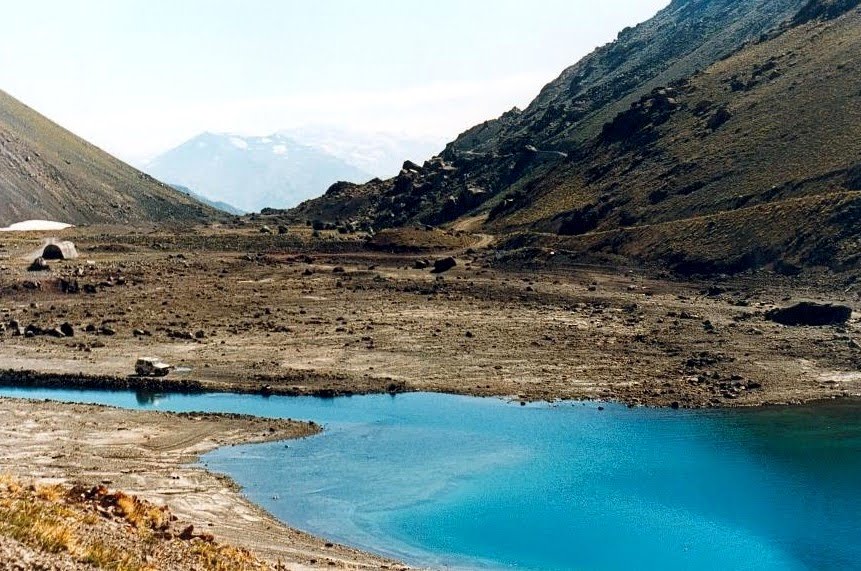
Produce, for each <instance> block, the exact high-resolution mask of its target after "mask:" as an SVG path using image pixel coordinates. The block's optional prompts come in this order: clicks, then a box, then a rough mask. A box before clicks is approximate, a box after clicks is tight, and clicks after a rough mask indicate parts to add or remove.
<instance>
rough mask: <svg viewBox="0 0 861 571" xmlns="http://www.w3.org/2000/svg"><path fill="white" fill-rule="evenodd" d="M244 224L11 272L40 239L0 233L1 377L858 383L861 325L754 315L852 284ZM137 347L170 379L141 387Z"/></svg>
mask: <svg viewBox="0 0 861 571" xmlns="http://www.w3.org/2000/svg"><path fill="white" fill-rule="evenodd" d="M260 229H261V227H260V225H254V224H247V223H246V224H245V225H244V226H242V227H239V228H196V229H195V228H192V229H186V230H184V231H177V232H164V231H155V230H153V231H146V230H139V231H130V230H128V229H126V228H122V229H119V228H97V227H96V228H77V229H70V230H66V231H64V232H62V233H61V234H60V236H61V237H62V238H63V239H66V240H73V241H74V242H75V243H76V244H77V246H78V250H79V251H80V253H81V258H80V259H78V260H69V261H60V262H50V266H51V269H50V270H49V271H42V272H30V271H27V268H28V266H29V265H30V263H31V262H32V260H33V258H34V257H35V255H37V254H38V252H39V245H40V244H41V243H42V241H43V240H45V239H46V238H48V237H49V236H48V235H47V234H44V233H22V234H16V235H9V236H8V237H7V236H4V237H3V240H2V249H0V268H2V269H0V292H2V297H0V300H2V302H0V323H2V324H3V325H4V326H5V328H6V331H5V332H4V333H3V334H2V335H0V363H2V366H0V369H4V370H9V371H10V372H7V373H4V374H2V375H0V381H2V382H5V383H9V382H12V381H13V380H15V381H16V382H22V379H23V378H24V377H26V378H27V382H28V383H31V384H49V385H50V384H54V385H57V384H60V385H64V386H72V385H79V386H82V387H106V386H112V387H119V388H123V387H132V388H134V387H136V386H150V387H152V386H155V387H161V388H165V389H171V388H174V389H184V390H200V391H239V392H263V393H271V394H317V395H322V396H334V395H341V394H357V393H369V392H406V391H438V392H449V393H457V394H467V395H476V396H502V397H506V398H513V399H519V400H524V401H527V400H530V401H531V400H555V399H599V400H618V401H621V402H623V403H626V404H629V405H632V406H637V405H647V406H674V407H680V408H697V407H715V406H755V405H762V404H785V403H797V402H803V401H810V400H817V399H823V398H835V397H842V396H852V395H858V394H859V393H861V373H859V372H858V371H859V366H861V345H859V343H858V342H857V341H856V339H859V338H861V321H859V320H858V319H857V318H853V319H850V321H849V322H848V323H846V324H844V325H839V326H829V327H787V326H784V325H779V324H777V323H773V322H771V321H768V320H767V319H766V317H765V313H766V311H767V310H768V309H770V308H773V307H780V306H786V305H791V304H792V303H795V302H797V301H800V300H808V299H809V300H818V301H823V302H833V303H843V304H846V305H850V306H852V305H853V303H854V302H856V301H857V299H858V295H859V294H858V293H857V292H855V291H854V290H853V288H852V286H851V285H850V286H849V287H848V288H846V287H844V286H843V285H841V286H839V288H838V287H836V286H834V285H828V284H834V283H837V281H838V280H835V279H832V278H831V277H829V276H825V275H821V276H819V279H817V277H816V276H817V274H811V276H809V277H805V278H800V277H797V278H788V277H784V276H781V275H778V274H776V273H774V272H766V271H761V272H757V273H749V274H746V275H744V276H740V277H732V278H731V277H726V276H724V277H721V278H717V279H708V280H687V281H679V280H677V279H672V278H671V277H669V276H667V275H666V274H661V273H660V272H644V271H639V270H633V269H619V268H609V267H597V266H568V267H559V266H553V265H552V264H546V265H540V264H537V263H530V264H529V266H530V267H529V269H523V266H522V265H521V269H510V268H506V267H500V266H502V263H501V262H500V260H503V259H504V257H503V256H502V255H501V254H500V253H499V252H496V251H495V250H493V249H491V248H492V240H491V239H490V237H488V236H472V235H468V234H464V233H451V235H452V236H455V235H456V236H457V239H456V240H437V241H436V242H434V243H431V242H433V240H430V238H431V237H435V236H437V235H438V234H439V233H440V231H434V232H431V231H422V230H419V231H417V232H416V233H417V234H418V235H419V237H420V236H421V233H422V232H425V233H426V234H427V235H428V237H429V240H428V241H429V245H428V248H427V249H422V244H421V243H420V240H418V242H417V240H416V237H415V236H414V235H411V236H410V243H409V245H408V247H405V248H403V249H402V250H403V251H406V252H407V253H399V254H392V253H383V252H378V251H374V250H371V249H369V248H368V247H367V245H366V242H365V240H364V239H362V238H361V237H357V236H354V235H339V234H338V233H336V232H323V233H322V234H321V233H319V232H318V233H315V234H316V236H315V237H312V234H311V230H310V229H306V228H304V227H303V228H291V229H290V231H289V232H287V233H285V234H283V235H278V234H274V233H272V234H270V233H264V232H261V231H260ZM54 236H56V234H53V235H51V236H50V237H54ZM452 244H456V245H457V248H458V249H457V250H455V251H443V250H442V249H440V248H449V249H450V248H452ZM471 244H472V245H474V246H475V249H471V248H469V245H471ZM387 247H390V250H398V249H397V248H391V244H387ZM433 247H437V250H436V251H430V250H432V249H433ZM448 255H454V256H455V257H456V259H457V260H458V265H457V266H456V267H455V268H453V269H451V270H449V271H447V272H444V273H441V274H433V273H431V272H430V271H429V269H415V266H417V265H424V264H423V263H421V261H422V260H434V259H439V258H442V257H445V256H448ZM539 257H541V256H535V257H534V259H533V260H531V262H535V261H536V260H537V259H538V258H539ZM543 257H544V258H547V257H548V256H547V255H546V254H545V255H544V256H543ZM417 261H418V262H419V263H418V264H416V262H417ZM661 275H663V277H657V276H661ZM840 283H841V284H842V283H843V282H842V281H841V282H840ZM64 292H65V293H64ZM64 324H65V325H66V326H65V327H64V328H61V327H60V326H61V325H64ZM28 327H29V328H30V329H31V330H32V331H31V333H26V332H25V335H14V333H15V332H16V331H15V330H16V329H17V328H20V330H22V331H23V330H24V329H26V328H28ZM59 329H64V330H65V331H67V332H72V333H73V336H71V337H70V336H64V334H63V333H61V332H60V331H59ZM139 357H157V358H159V359H161V360H162V361H164V362H166V363H168V364H170V365H172V366H174V367H176V370H174V371H173V372H172V373H171V374H170V375H169V376H168V377H166V378H164V379H156V380H154V379H138V378H136V377H133V376H131V375H133V374H134V365H135V361H136V359H137V358H139ZM13 371H14V372H13ZM22 371H26V372H27V374H26V375H22V373H21V372H22Z"/></svg>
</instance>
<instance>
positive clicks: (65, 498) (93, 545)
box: [0, 475, 269, 571]
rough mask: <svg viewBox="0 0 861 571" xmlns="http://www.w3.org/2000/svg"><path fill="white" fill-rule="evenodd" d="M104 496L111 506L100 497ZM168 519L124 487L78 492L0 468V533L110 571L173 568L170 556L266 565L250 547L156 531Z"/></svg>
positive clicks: (244, 567) (212, 565)
mask: <svg viewBox="0 0 861 571" xmlns="http://www.w3.org/2000/svg"><path fill="white" fill-rule="evenodd" d="M105 498H107V501H105V502H104V503H106V504H108V505H111V506H112V510H105V509H104V507H102V504H100V501H103V500H105ZM170 523H171V515H170V512H169V511H168V510H167V509H166V508H162V507H157V506H153V505H152V504H149V503H147V502H144V501H141V500H140V499H138V498H136V497H134V496H130V495H127V494H123V493H116V494H110V495H107V494H98V495H96V496H95V500H93V499H84V498H83V497H82V496H81V495H80V494H78V493H75V491H74V490H70V489H68V488H66V487H64V486H61V485H48V486H38V485H24V484H22V483H21V482H20V481H19V480H17V479H15V478H13V477H11V476H8V475H0V536H6V537H10V538H12V539H15V540H16V541H18V542H20V543H22V544H24V545H26V546H28V547H30V548H31V549H34V550H37V551H40V552H43V553H48V554H66V555H68V556H70V557H71V558H72V559H73V560H75V561H79V562H82V563H86V564H89V565H92V566H93V567H95V568H97V569H106V570H110V571H161V570H168V569H170V570H171V571H173V570H174V569H177V567H176V566H175V565H176V561H181V562H182V569H186V568H188V569H192V568H193V569H201V570H207V571H256V570H263V569H268V568H269V567H268V566H267V565H265V564H263V563H262V562H260V561H259V560H258V559H257V558H256V557H254V556H253V555H252V554H251V553H250V552H248V551H246V550H244V549H239V548H236V547H232V546H228V545H219V544H217V543H215V542H214V541H211V538H205V539H195V540H193V541H183V540H180V539H176V535H177V534H176V533H164V532H165V531H167V532H170ZM118 526H119V529H118ZM165 554H168V555H165ZM159 561H161V563H159Z"/></svg>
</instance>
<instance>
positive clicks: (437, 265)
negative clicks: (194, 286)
mask: <svg viewBox="0 0 861 571" xmlns="http://www.w3.org/2000/svg"><path fill="white" fill-rule="evenodd" d="M455 266H457V260H455V259H454V258H452V257H450V256H449V257H448V258H442V259H440V260H437V261H435V262H434V263H433V273H435V274H441V273H443V272H447V271H449V270H450V269H452V268H453V267H455Z"/></svg>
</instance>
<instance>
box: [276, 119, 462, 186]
mask: <svg viewBox="0 0 861 571" xmlns="http://www.w3.org/2000/svg"><path fill="white" fill-rule="evenodd" d="M280 133H281V134H283V135H286V136H287V137H289V138H291V139H293V140H295V141H301V142H302V144H303V145H308V146H309V147H313V148H315V149H318V150H321V151H323V152H326V153H329V154H330V155H334V156H336V157H338V158H339V159H341V160H343V161H344V162H345V163H347V164H350V165H353V166H354V167H356V168H358V169H361V170H362V171H364V172H368V173H371V174H372V175H374V176H376V177H379V178H390V177H393V176H395V175H397V174H398V173H399V172H400V170H401V167H402V166H403V164H404V161H405V160H407V159H409V160H411V161H414V162H417V163H419V164H421V163H423V162H424V161H425V160H427V159H429V158H430V157H432V156H433V155H435V154H436V153H438V152H440V151H441V150H442V149H443V147H445V143H446V141H445V138H444V137H443V138H439V139H436V138H431V137H426V138H414V137H406V136H402V135H396V134H392V133H368V132H361V131H355V130H349V129H341V128H338V127H328V126H306V127H297V128H293V129H286V130H283V131H280Z"/></svg>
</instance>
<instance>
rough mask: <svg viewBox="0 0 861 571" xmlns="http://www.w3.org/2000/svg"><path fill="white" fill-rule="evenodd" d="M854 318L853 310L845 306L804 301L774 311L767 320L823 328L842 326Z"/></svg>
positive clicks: (782, 323)
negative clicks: (826, 326)
mask: <svg viewBox="0 0 861 571" xmlns="http://www.w3.org/2000/svg"><path fill="white" fill-rule="evenodd" d="M850 317H852V308H851V307H848V306H845V305H833V304H830V303H829V304H822V303H814V302H810V301H804V302H801V303H797V304H795V305H792V306H790V307H784V308H778V309H772V310H771V311H768V312H767V313H766V314H765V318H766V319H768V320H770V321H774V322H775V323H780V324H781V325H790V326H811V327H822V326H825V325H841V324H843V323H846V322H847V321H849V318H850Z"/></svg>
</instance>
